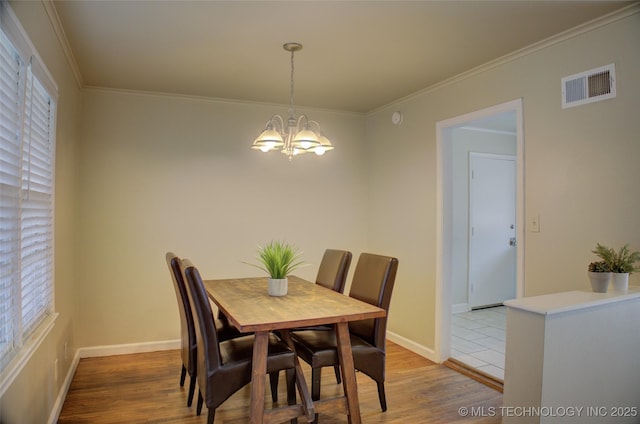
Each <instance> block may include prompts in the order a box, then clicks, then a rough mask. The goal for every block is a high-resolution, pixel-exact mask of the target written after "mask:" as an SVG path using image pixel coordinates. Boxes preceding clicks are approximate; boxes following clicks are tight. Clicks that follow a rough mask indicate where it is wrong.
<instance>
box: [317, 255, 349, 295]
mask: <svg viewBox="0 0 640 424" xmlns="http://www.w3.org/2000/svg"><path fill="white" fill-rule="evenodd" d="M351 257H352V255H351V252H349V251H347V250H337V249H326V250H325V251H324V255H322V260H321V261H320V266H319V267H318V274H317V275H316V284H320V285H321V286H324V287H326V288H328V289H331V290H333V291H337V292H338V293H343V292H344V286H345V283H346V282H347V274H348V273H349V266H350V265H351Z"/></svg>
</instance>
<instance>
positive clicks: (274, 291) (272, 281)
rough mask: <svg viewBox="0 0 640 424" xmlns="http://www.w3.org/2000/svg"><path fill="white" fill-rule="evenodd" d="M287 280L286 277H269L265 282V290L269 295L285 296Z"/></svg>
mask: <svg viewBox="0 0 640 424" xmlns="http://www.w3.org/2000/svg"><path fill="white" fill-rule="evenodd" d="M288 286H289V281H288V280H287V279H286V278H269V282H268V283H267V292H268V293H269V296H285V295H286V294H287V288H288Z"/></svg>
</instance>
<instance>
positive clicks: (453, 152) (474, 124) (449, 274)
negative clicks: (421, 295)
mask: <svg viewBox="0 0 640 424" xmlns="http://www.w3.org/2000/svg"><path fill="white" fill-rule="evenodd" d="M500 125H510V127H509V129H508V130H504V129H503V128H501V127H500ZM478 128H483V129H484V130H485V132H486V133H491V132H493V133H494V134H499V133H500V132H503V131H506V132H510V133H512V134H513V136H514V138H515V146H514V148H515V152H513V153H514V154H513V156H515V181H514V186H515V223H514V227H515V228H513V231H514V232H515V239H516V240H517V241H522V240H523V235H524V231H523V227H524V225H523V224H524V220H523V218H524V202H523V199H524V196H523V194H524V193H523V190H524V181H523V175H524V172H523V166H524V136H523V122H522V100H521V99H518V100H514V101H511V102H508V103H503V104H500V105H497V106H493V107H490V108H487V109H483V110H480V111H476V112H472V113H469V114H466V115H462V116H458V117H455V118H451V119H447V120H445V121H440V122H438V123H437V124H436V139H437V175H438V185H437V187H438V188H437V206H438V210H437V216H438V224H437V226H436V228H437V253H436V256H437V258H436V340H435V357H436V360H437V361H438V362H443V361H445V360H446V359H448V358H449V357H450V355H451V325H452V313H453V312H454V311H455V310H456V309H457V310H458V311H460V312H462V311H467V310H469V309H470V306H469V305H470V304H471V302H473V300H470V299H469V297H468V294H469V293H468V273H469V265H470V262H469V258H468V248H469V245H468V232H469V231H470V227H469V225H468V219H469V214H468V211H467V210H466V209H464V208H461V207H459V205H460V204H462V202H464V204H468V202H469V197H468V196H469V192H467V194H466V196H467V197H466V198H465V194H461V191H460V190H458V189H457V185H459V184H461V180H463V179H462V178H460V176H459V174H458V173H459V172H460V164H459V163H458V161H456V160H454V159H455V158H459V157H460V151H459V150H460V149H463V148H464V149H467V148H469V147H468V146H466V145H465V144H464V143H462V142H461V143H457V142H454V141H455V140H456V139H457V138H456V137H458V136H459V133H462V132H464V131H469V130H473V129H478ZM494 138H495V137H494ZM469 149H470V150H469V152H471V148H469ZM485 153H487V152H485ZM469 156H470V155H468V156H467V159H466V161H467V162H466V163H465V168H466V169H468V161H469V159H468V158H469ZM467 172H468V171H467ZM468 183H469V180H466V181H464V184H467V185H468ZM460 220H464V221H465V224H464V225H460V224H459V222H460ZM462 241H464V242H462ZM514 244H515V246H512V247H513V250H514V251H515V257H516V262H515V281H516V285H515V297H521V296H522V293H523V292H524V273H523V262H524V261H523V258H524V252H523V243H516V242H515V241H514ZM463 255H464V261H462V260H461V259H460V258H461V257H462V256H463ZM461 281H464V282H465V283H464V284H461V283H460V282H461ZM461 299H464V301H462V300H461Z"/></svg>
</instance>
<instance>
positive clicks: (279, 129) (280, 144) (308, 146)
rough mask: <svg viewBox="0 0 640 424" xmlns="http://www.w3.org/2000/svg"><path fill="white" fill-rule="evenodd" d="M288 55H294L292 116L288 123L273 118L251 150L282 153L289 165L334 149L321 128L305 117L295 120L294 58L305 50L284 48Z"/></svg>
mask: <svg viewBox="0 0 640 424" xmlns="http://www.w3.org/2000/svg"><path fill="white" fill-rule="evenodd" d="M282 47H283V48H284V49H285V50H286V51H288V52H291V94H290V97H289V98H290V102H291V103H290V106H289V115H288V117H287V120H286V125H285V120H284V118H283V117H282V116H280V115H277V114H276V115H273V116H272V117H271V118H270V119H269V120H268V121H267V124H266V125H265V127H264V130H262V132H261V133H260V135H259V136H258V138H256V140H255V141H254V142H253V145H252V146H251V148H252V149H256V150H260V151H262V152H265V153H266V152H268V151H271V150H276V151H277V150H280V151H281V152H282V153H284V154H285V155H287V157H288V158H289V161H291V160H292V159H293V157H294V156H296V155H299V154H302V153H308V152H314V153H315V154H316V155H323V154H324V152H326V151H327V150H332V149H333V146H332V145H331V142H330V141H329V139H327V137H325V136H324V134H322V132H321V131H320V124H318V123H317V122H316V121H312V120H310V119H308V118H307V116H306V115H300V116H299V117H296V108H295V105H294V102H293V71H294V67H293V55H294V53H295V52H297V51H298V50H300V49H302V44H300V43H286V44H284V45H283V46H282Z"/></svg>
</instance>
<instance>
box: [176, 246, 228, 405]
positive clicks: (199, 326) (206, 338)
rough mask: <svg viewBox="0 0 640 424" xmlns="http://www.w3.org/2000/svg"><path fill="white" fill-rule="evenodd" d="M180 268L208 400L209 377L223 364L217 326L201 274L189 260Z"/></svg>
mask: <svg viewBox="0 0 640 424" xmlns="http://www.w3.org/2000/svg"><path fill="white" fill-rule="evenodd" d="M180 268H181V272H182V275H183V276H184V280H185V283H186V287H187V295H188V298H189V303H190V305H191V310H192V311H193V321H194V324H195V325H194V327H195V333H196V341H197V345H198V352H197V356H198V386H199V387H200V391H201V392H202V396H203V398H205V399H206V396H207V395H206V388H207V378H208V375H209V374H211V373H213V372H214V371H215V370H217V369H219V368H220V366H221V364H222V359H221V357H220V347H219V345H218V335H217V332H216V324H215V320H214V318H213V312H212V310H211V304H210V303H209V297H208V296H207V291H206V289H205V288H204V284H203V283H202V277H200V272H198V269H197V268H196V267H195V266H193V264H192V263H191V261H190V260H189V259H183V260H182V261H181V264H180Z"/></svg>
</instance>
